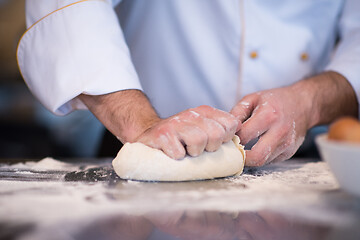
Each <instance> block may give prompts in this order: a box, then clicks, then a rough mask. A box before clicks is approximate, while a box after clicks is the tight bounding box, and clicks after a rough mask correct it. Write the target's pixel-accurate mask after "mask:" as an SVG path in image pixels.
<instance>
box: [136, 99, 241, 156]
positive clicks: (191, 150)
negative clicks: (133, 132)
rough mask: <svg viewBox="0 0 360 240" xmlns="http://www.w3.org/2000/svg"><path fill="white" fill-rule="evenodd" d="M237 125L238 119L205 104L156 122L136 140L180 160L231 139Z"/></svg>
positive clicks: (209, 150)
mask: <svg viewBox="0 0 360 240" xmlns="http://www.w3.org/2000/svg"><path fill="white" fill-rule="evenodd" d="M238 126H239V121H238V120H237V119H236V118H235V117H234V116H233V115H231V114H230V113H227V112H224V111H221V110H218V109H215V108H212V107H210V106H205V105H204V106H200V107H197V108H192V109H188V110H185V111H183V112H180V113H178V114H176V115H174V116H171V117H169V118H166V119H161V120H159V121H157V122H156V123H155V124H154V125H152V126H151V127H150V128H148V129H147V130H146V131H145V132H144V133H142V134H141V135H140V136H139V137H138V138H137V139H136V141H137V142H141V143H143V144H145V145H147V146H150V147H152V148H156V149H160V150H162V151H163V152H164V153H165V154H166V155H168V156H169V157H171V158H173V159H181V158H183V157H185V155H186V153H187V154H189V155H190V156H198V155H200V154H201V153H202V152H203V151H208V152H213V151H216V150H217V149H218V148H219V147H220V146H221V144H222V143H224V142H228V141H230V140H231V139H232V137H233V136H234V134H235V132H236V130H238V129H237V128H238Z"/></svg>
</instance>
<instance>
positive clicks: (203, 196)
mask: <svg viewBox="0 0 360 240" xmlns="http://www.w3.org/2000/svg"><path fill="white" fill-rule="evenodd" d="M3 162H4V161H3ZM0 206H1V207H0V239H150V240H152V239H160V240H161V239H231V240H233V239H360V230H359V227H358V226H360V225H359V224H360V199H358V198H355V197H353V196H351V195H349V194H347V193H346V192H344V191H342V190H341V189H339V187H338V184H337V182H336V181H335V179H334V177H333V176H332V174H331V172H330V170H329V168H328V166H327V164H326V163H324V162H321V161H319V160H318V159H310V160H309V159H292V160H289V161H286V162H283V163H278V164H273V165H268V166H265V167H262V168H245V171H244V173H243V174H242V175H241V176H238V177H229V178H223V179H216V180H209V181H193V182H179V183H170V182H166V183H159V182H137V181H125V180H121V179H119V178H118V177H117V176H116V174H115V173H114V171H113V170H112V167H111V160H110V159H97V160H96V159H95V160H94V159H93V160H91V159H83V160H80V159H73V160H71V159H70V160H66V161H56V160H54V159H51V158H47V159H44V160H42V161H40V162H32V161H29V160H27V161H25V160H23V161H20V162H18V163H16V164H11V165H10V164H5V163H3V164H0Z"/></svg>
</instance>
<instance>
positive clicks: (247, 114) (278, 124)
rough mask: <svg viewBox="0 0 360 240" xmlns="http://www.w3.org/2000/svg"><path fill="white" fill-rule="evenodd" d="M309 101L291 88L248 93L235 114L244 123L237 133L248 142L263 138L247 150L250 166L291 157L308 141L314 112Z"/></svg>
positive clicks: (234, 111) (235, 110) (235, 109)
mask: <svg viewBox="0 0 360 240" xmlns="http://www.w3.org/2000/svg"><path fill="white" fill-rule="evenodd" d="M308 104H309V103H307V100H304V99H303V98H302V97H300V96H298V94H296V93H295V92H294V91H293V90H292V89H291V88H289V87H288V88H278V89H272V90H268V91H262V92H258V93H254V94H250V95H247V96H245V97H244V98H243V99H241V100H240V102H239V103H238V104H237V105H236V106H235V107H234V108H233V109H232V111H231V113H232V114H234V115H235V116H237V117H238V119H239V120H240V121H241V122H243V125H242V127H241V129H240V131H239V132H238V133H237V134H238V135H239V137H240V139H241V144H243V145H245V144H247V143H248V142H250V141H251V140H253V139H255V138H258V137H259V141H258V142H257V143H256V144H255V145H254V146H253V147H252V149H251V150H250V151H247V153H246V165H247V166H261V165H264V164H266V163H268V162H271V161H281V160H285V159H288V158H290V157H291V156H292V155H293V154H294V153H295V151H296V150H297V149H298V147H299V146H300V145H301V143H302V142H303V140H304V136H305V134H306V131H307V129H308V126H309V116H310V115H311V112H310V109H309V106H308Z"/></svg>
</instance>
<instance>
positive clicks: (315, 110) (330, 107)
mask: <svg viewBox="0 0 360 240" xmlns="http://www.w3.org/2000/svg"><path fill="white" fill-rule="evenodd" d="M290 87H291V88H293V89H294V90H295V92H297V93H299V94H304V96H303V97H304V103H305V104H308V107H309V109H310V114H311V116H310V118H309V126H308V127H309V128H311V127H313V126H316V125H321V124H328V123H330V122H331V121H333V120H335V119H336V118H338V117H340V116H345V115H347V116H354V117H357V116H358V102H357V98H356V95H355V92H354V89H353V88H352V86H351V85H350V83H349V82H348V81H347V80H346V79H345V78H344V77H343V76H342V75H341V74H338V73H336V72H324V73H322V74H319V75H316V76H314V77H311V78H308V79H304V80H301V81H299V82H297V83H295V84H294V85H292V86H290ZM305 98H306V99H305Z"/></svg>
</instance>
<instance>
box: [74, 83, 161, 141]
mask: <svg viewBox="0 0 360 240" xmlns="http://www.w3.org/2000/svg"><path fill="white" fill-rule="evenodd" d="M79 98H80V99H81V100H82V101H83V102H84V104H85V105H86V106H87V107H88V109H89V110H90V111H91V112H92V113H93V114H94V115H95V116H96V117H97V118H98V119H99V120H100V122H102V123H103V125H104V126H105V127H106V128H107V129H108V130H109V131H110V132H111V133H112V134H113V135H115V136H116V137H117V138H118V139H119V140H120V141H121V142H122V143H125V142H134V141H135V140H136V139H137V138H138V136H140V135H141V134H142V133H143V132H145V131H146V130H147V129H148V128H150V127H151V126H153V125H154V124H155V123H156V122H158V121H160V118H159V117H158V115H157V114H156V112H155V110H154V109H153V107H152V106H151V104H150V102H149V101H148V99H147V98H146V96H145V95H144V94H143V93H142V92H141V91H139V90H123V91H118V92H114V93H109V94H105V95H98V96H91V95H84V94H82V95H80V96H79Z"/></svg>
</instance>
